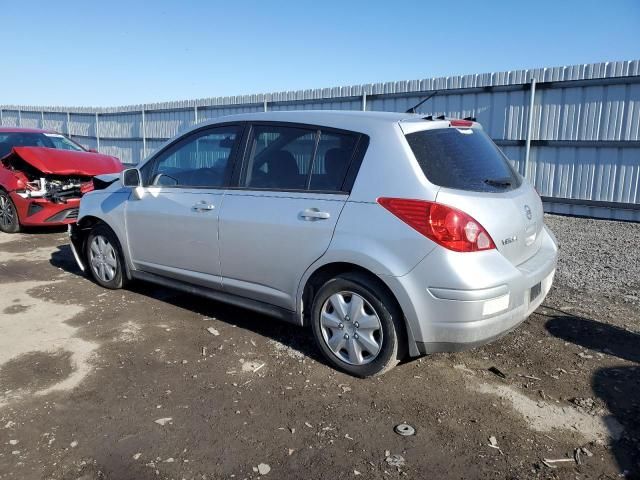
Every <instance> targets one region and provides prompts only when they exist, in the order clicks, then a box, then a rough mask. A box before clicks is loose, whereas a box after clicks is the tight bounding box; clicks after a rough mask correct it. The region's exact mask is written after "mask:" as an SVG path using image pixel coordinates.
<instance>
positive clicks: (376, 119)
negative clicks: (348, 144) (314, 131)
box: [200, 110, 423, 130]
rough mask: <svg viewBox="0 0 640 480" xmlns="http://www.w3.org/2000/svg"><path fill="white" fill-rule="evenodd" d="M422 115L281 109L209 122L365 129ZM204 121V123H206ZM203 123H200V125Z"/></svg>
mask: <svg viewBox="0 0 640 480" xmlns="http://www.w3.org/2000/svg"><path fill="white" fill-rule="evenodd" d="M421 117H423V115H419V114H411V113H397V112H363V111H357V110H290V111H289V110H282V111H268V112H252V113H240V114H236V115H228V116H224V117H218V118H216V119H215V120H212V121H209V122H206V123H209V124H215V123H221V122H233V121H270V122H291V123H308V124H315V125H325V126H328V127H331V126H335V127H337V128H347V129H349V128H352V129H354V130H362V129H367V127H375V126H378V125H380V124H384V123H386V124H391V123H398V122H401V121H404V120H414V119H418V118H421ZM206 123H204V124H206ZM202 125H203V124H200V126H202Z"/></svg>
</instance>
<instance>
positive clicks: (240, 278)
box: [70, 111, 557, 377]
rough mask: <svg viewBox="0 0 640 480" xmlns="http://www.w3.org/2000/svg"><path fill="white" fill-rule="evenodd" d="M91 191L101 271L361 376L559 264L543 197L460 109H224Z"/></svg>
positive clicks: (91, 259)
mask: <svg viewBox="0 0 640 480" xmlns="http://www.w3.org/2000/svg"><path fill="white" fill-rule="evenodd" d="M95 187H96V190H94V191H92V192H90V193H88V194H87V195H85V196H84V197H83V198H82V202H81V206H80V212H79V217H78V222H77V224H76V225H74V226H72V227H70V237H71V243H72V245H73V250H74V254H75V256H76V259H77V261H78V263H79V264H80V267H81V268H82V269H83V270H84V269H85V268H86V269H87V270H88V271H89V272H90V273H91V275H92V276H93V278H94V279H95V281H96V282H97V283H98V284H100V285H102V286H104V287H107V288H121V287H122V286H123V285H124V284H125V283H126V282H127V281H129V280H133V279H139V280H145V281H150V282H155V283H158V284H160V285H165V286H168V287H172V288H176V289H179V290H182V291H185V292H190V293H194V294H200V295H204V296H206V297H209V298H211V299H214V300H220V301H223V302H229V303H232V304H235V305H239V306H242V307H246V308H249V309H253V310H255V311H258V312H262V313H266V314H269V315H272V316H275V317H278V318H280V319H283V320H286V321H288V322H291V323H294V324H296V325H301V326H309V327H311V330H312V331H313V335H314V337H315V339H316V342H317V344H318V347H319V349H320V350H321V351H322V352H323V354H324V355H325V357H326V358H327V359H328V361H329V362H331V364H333V365H334V366H336V367H338V368H340V369H342V370H344V371H346V372H348V373H350V374H353V375H356V376H361V377H366V376H370V375H376V374H380V373H382V372H384V371H386V370H388V369H390V368H392V367H393V366H394V365H395V364H396V363H397V362H398V361H399V360H401V359H402V358H403V357H405V356H407V355H408V356H418V355H420V354H426V353H432V352H443V351H457V350H461V349H464V348H468V347H473V346H475V345H480V344H483V343H486V342H488V341H490V340H492V339H495V338H497V337H499V336H501V335H503V334H505V333H506V332H508V331H510V330H511V329H513V328H515V327H516V326H517V325H518V324H520V323H521V322H522V321H523V320H524V319H525V318H527V316H528V315H529V314H531V312H533V310H534V309H535V308H536V307H537V306H538V305H540V303H541V302H542V301H543V299H544V298H545V296H546V294H547V292H548V291H549V289H550V287H551V283H552V281H553V276H554V272H555V268H556V257H557V246H556V241H555V238H554V236H553V234H552V233H551V232H550V231H549V230H548V229H547V228H546V227H545V225H544V223H543V211H542V203H541V201H540V197H539V196H538V194H537V193H536V191H535V190H534V189H533V187H532V186H531V185H530V184H528V183H527V182H526V181H524V180H523V179H522V177H521V176H520V175H518V173H517V172H516V171H515V170H514V169H513V168H512V166H511V165H510V163H509V161H508V160H507V159H506V157H505V156H504V155H503V154H502V152H501V151H500V150H499V148H498V147H497V146H496V145H495V144H494V143H493V142H492V141H491V139H490V138H489V137H488V136H487V135H486V134H485V133H484V131H483V130H482V128H481V126H480V125H479V124H477V123H476V122H473V121H470V120H457V119H432V118H431V117H423V116H421V115H417V114H399V113H374V112H347V111H296V112H265V113H251V114H243V115H236V116H230V117H225V118H221V119H219V120H216V121H213V122H208V123H204V124H199V125H197V126H195V127H193V128H192V129H191V130H190V131H188V132H186V133H184V134H182V135H180V136H179V137H177V138H174V139H172V140H171V141H169V142H167V143H166V144H165V145H164V146H163V147H162V148H161V149H160V150H159V151H158V152H157V153H156V154H154V155H153V156H151V157H150V158H148V159H147V160H146V161H144V162H142V163H141V164H140V165H139V166H138V168H135V169H129V170H125V171H124V172H123V173H122V175H121V177H119V178H116V177H113V178H104V177H103V178H97V179H96V180H95Z"/></svg>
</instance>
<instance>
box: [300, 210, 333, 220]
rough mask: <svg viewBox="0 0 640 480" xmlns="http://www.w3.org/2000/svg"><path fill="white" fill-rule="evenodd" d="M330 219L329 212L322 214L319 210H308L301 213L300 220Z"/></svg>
mask: <svg viewBox="0 0 640 480" xmlns="http://www.w3.org/2000/svg"><path fill="white" fill-rule="evenodd" d="M330 217H331V214H330V213H329V212H321V211H320V210H318V209H317V208H307V209H306V210H303V211H302V212H300V218H302V219H303V220H327V219H328V218H330Z"/></svg>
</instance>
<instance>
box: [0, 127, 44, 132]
mask: <svg viewBox="0 0 640 480" xmlns="http://www.w3.org/2000/svg"><path fill="white" fill-rule="evenodd" d="M0 133H55V132H52V131H51V130H43V129H41V128H23V127H0Z"/></svg>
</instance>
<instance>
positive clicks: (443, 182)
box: [406, 128, 520, 192]
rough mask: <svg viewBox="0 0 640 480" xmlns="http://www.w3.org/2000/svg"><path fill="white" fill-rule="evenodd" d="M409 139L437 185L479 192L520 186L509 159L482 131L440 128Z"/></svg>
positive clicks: (429, 177) (411, 136) (426, 171)
mask: <svg viewBox="0 0 640 480" xmlns="http://www.w3.org/2000/svg"><path fill="white" fill-rule="evenodd" d="M406 137H407V141H408V142H409V145H410V146H411V150H413V154H414V155H415V157H416V159H417V160H418V163H419V164H420V167H421V168H422V171H423V172H424V174H425V175H426V177H427V179H428V180H429V181H430V182H431V183H433V184H434V185H439V186H441V187H447V188H455V189H458V190H473V191H478V192H504V191H506V190H511V189H514V188H517V187H518V186H520V177H519V176H518V174H517V173H516V172H515V171H514V169H513V167H511V165H510V164H509V160H507V158H506V157H505V156H504V154H503V153H502V152H501V151H500V149H499V148H498V147H497V146H496V144H495V143H493V141H492V140H491V139H490V138H489V137H488V136H487V134H486V133H484V131H482V130H479V129H457V128H439V129H434V130H423V131H420V132H415V133H410V134H409V135H407V136H406Z"/></svg>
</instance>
